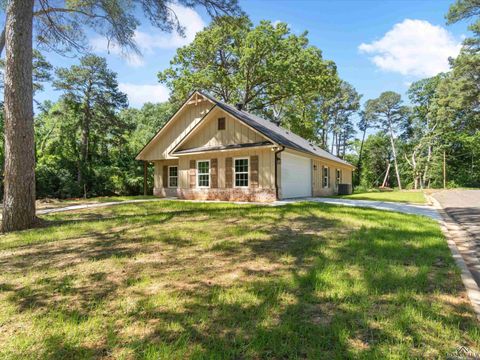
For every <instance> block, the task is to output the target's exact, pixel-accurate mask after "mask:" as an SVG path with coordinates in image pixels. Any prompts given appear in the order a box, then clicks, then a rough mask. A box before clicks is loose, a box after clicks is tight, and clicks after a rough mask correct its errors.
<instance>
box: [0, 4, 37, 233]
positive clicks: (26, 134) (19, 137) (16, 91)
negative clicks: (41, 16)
mask: <svg viewBox="0 0 480 360" xmlns="http://www.w3.org/2000/svg"><path fill="white" fill-rule="evenodd" d="M33 2H34V0H10V2H9V3H8V7H7V24H6V34H5V42H6V58H5V91H4V96H5V168H4V172H5V180H4V187H5V194H4V198H3V218H2V229H3V231H13V230H22V229H28V228H30V227H32V225H33V224H34V222H35V140H34V129H33V85H32V27H33V24H32V18H33Z"/></svg>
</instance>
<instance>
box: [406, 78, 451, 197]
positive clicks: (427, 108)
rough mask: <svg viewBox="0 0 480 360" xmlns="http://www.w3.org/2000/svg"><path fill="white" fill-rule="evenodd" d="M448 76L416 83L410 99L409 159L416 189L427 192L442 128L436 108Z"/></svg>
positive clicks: (410, 92)
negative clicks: (438, 95) (434, 112)
mask: <svg viewBox="0 0 480 360" xmlns="http://www.w3.org/2000/svg"><path fill="white" fill-rule="evenodd" d="M443 78H444V75H442V74H439V75H437V76H434V77H432V78H427V79H423V80H419V81H417V82H414V83H413V84H412V85H411V86H410V88H409V90H408V97H409V99H410V102H411V103H412V104H413V108H412V116H411V122H410V124H409V127H410V130H409V137H408V139H407V142H408V145H409V147H410V154H409V155H408V156H407V154H405V159H406V160H407V162H408V164H409V165H410V167H411V168H412V176H413V181H414V188H415V189H417V188H418V187H419V186H420V187H421V188H422V189H423V188H424V187H425V186H427V187H429V184H430V173H429V171H430V165H431V161H432V157H433V152H434V150H435V149H434V145H435V143H436V140H437V139H438V137H439V135H440V134H441V133H440V132H439V130H440V126H439V125H440V124H439V122H438V118H437V117H435V116H433V113H432V107H433V104H434V102H435V99H436V96H437V87H438V84H439V83H440V82H441V81H442V79H443Z"/></svg>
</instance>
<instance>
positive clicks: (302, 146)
mask: <svg viewBox="0 0 480 360" xmlns="http://www.w3.org/2000/svg"><path fill="white" fill-rule="evenodd" d="M198 93H199V94H200V95H202V96H204V97H206V98H207V99H209V100H210V101H211V102H212V103H214V104H215V105H216V106H218V107H219V108H221V109H222V110H224V111H226V112H227V113H229V114H230V115H232V116H234V117H235V118H237V119H239V120H241V121H242V122H244V123H245V124H247V125H249V126H250V127H252V128H254V129H255V130H257V131H258V132H260V133H261V134H262V135H264V136H265V137H267V138H269V139H270V140H272V141H274V142H275V143H277V144H279V145H282V146H285V147H286V148H290V149H293V150H298V151H301V152H306V153H309V154H312V155H315V156H319V157H322V158H325V159H328V160H332V161H336V162H339V163H342V164H344V165H348V166H351V167H353V165H352V164H350V163H348V162H347V161H345V160H342V159H340V158H339V157H337V156H335V155H333V154H330V153H329V152H328V151H326V150H324V149H322V148H320V147H318V146H316V145H314V144H313V143H311V142H309V141H308V140H306V139H304V138H302V137H301V136H298V135H297V134H294V133H292V132H291V131H289V130H287V129H284V128H282V127H281V126H278V125H277V124H275V123H273V122H271V121H269V120H265V119H263V118H261V117H259V116H257V115H254V114H250V113H248V112H246V111H243V110H238V109H237V108H236V107H234V106H232V105H229V104H227V103H224V102H223V101H220V100H217V99H215V98H214V97H212V96H210V95H208V94H206V93H203V92H201V91H198ZM186 136H188V134H187V135H186Z"/></svg>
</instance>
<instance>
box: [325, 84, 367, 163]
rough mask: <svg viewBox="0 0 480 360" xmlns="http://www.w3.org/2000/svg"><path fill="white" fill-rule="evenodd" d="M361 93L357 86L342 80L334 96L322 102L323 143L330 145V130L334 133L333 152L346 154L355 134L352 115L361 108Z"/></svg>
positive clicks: (340, 154) (338, 154)
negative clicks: (348, 143)
mask: <svg viewBox="0 0 480 360" xmlns="http://www.w3.org/2000/svg"><path fill="white" fill-rule="evenodd" d="M360 99H361V95H359V94H358V93H357V91H356V90H355V88H354V87H353V86H352V85H350V84H349V83H347V82H346V81H343V80H341V81H340V82H339V85H338V88H337V91H336V92H335V93H334V94H333V96H332V97H329V98H326V99H325V101H323V102H322V104H321V111H322V114H323V119H324V121H323V127H322V145H323V147H325V148H326V147H327V146H328V135H327V134H328V131H331V133H332V142H331V152H332V153H334V152H335V153H336V155H337V156H342V155H343V156H344V155H345V151H346V147H347V142H348V141H349V140H350V139H351V138H352V137H353V135H354V134H355V132H354V128H353V123H352V119H351V116H352V115H353V114H354V113H356V112H357V111H358V109H359V108H360Z"/></svg>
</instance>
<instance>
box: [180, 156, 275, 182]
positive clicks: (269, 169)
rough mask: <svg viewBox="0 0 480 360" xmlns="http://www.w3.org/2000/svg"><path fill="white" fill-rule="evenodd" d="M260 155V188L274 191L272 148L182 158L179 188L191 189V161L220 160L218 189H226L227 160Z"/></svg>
mask: <svg viewBox="0 0 480 360" xmlns="http://www.w3.org/2000/svg"><path fill="white" fill-rule="evenodd" d="M252 155H258V172H259V179H258V186H259V187H260V188H267V189H274V188H275V176H274V173H275V162H274V152H273V151H272V150H271V149H270V148H258V149H250V150H239V151H229V152H215V153H205V154H201V155H194V156H188V157H183V156H182V157H181V158H180V159H179V186H180V187H181V188H184V189H187V188H189V187H190V182H189V174H188V172H189V169H190V160H209V159H218V187H219V188H224V187H225V159H226V158H227V157H232V158H236V157H250V156H252Z"/></svg>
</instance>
